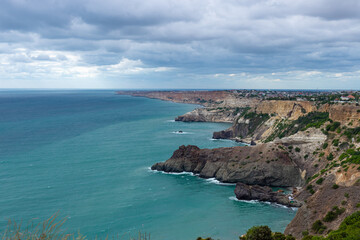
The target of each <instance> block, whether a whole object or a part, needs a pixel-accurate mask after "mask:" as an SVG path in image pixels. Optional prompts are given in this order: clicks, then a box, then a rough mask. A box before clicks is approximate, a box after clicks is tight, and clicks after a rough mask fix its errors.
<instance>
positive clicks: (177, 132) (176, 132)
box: [171, 131, 193, 134]
mask: <svg viewBox="0 0 360 240" xmlns="http://www.w3.org/2000/svg"><path fill="white" fill-rule="evenodd" d="M171 133H174V134H193V133H191V132H180V131H175V132H171Z"/></svg>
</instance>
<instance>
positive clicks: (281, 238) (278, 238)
mask: <svg viewBox="0 0 360 240" xmlns="http://www.w3.org/2000/svg"><path fill="white" fill-rule="evenodd" d="M273 240H286V236H285V235H284V234H282V233H280V232H275V233H274V236H273Z"/></svg>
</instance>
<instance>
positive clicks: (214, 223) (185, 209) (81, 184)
mask: <svg viewBox="0 0 360 240" xmlns="http://www.w3.org/2000/svg"><path fill="white" fill-rule="evenodd" d="M196 107H199V106H196V105H191V104H179V103H173V102H166V101H161V100H156V99H147V98H143V97H132V96H123V95H117V94H116V92H115V91H113V90H109V91H107V90H106V91H105V90H82V91H80V90H61V91H60V90H59V91H50V90H42V91H30V90H26V91H25V90H24V91H15V90H1V91H0V233H1V232H3V231H5V229H6V228H7V226H8V221H9V220H10V219H11V220H12V221H16V222H17V223H21V225H22V226H23V227H24V228H25V227H26V226H27V225H28V224H31V223H33V224H36V223H38V222H41V221H44V220H45V219H47V218H49V217H50V216H52V215H53V214H58V219H59V220H60V219H66V222H65V224H64V225H63V227H62V229H63V231H66V232H69V233H77V232H80V233H81V234H83V235H84V236H86V237H87V238H88V239H92V238H96V237H97V238H99V239H101V238H106V237H115V236H116V238H117V239H124V240H129V239H130V238H132V237H133V238H137V236H138V235H139V233H141V234H145V233H146V234H147V235H150V238H151V239H152V240H195V239H196V238H197V237H199V236H201V237H204V238H205V237H212V238H213V239H221V240H232V239H233V240H235V239H238V237H239V236H240V235H242V234H244V233H245V232H246V230H247V229H249V228H250V227H252V226H255V225H268V226H269V227H270V228H271V229H272V230H273V231H280V232H282V231H284V229H285V227H286V225H287V224H288V223H289V222H290V221H291V220H292V219H293V218H294V216H295V214H296V209H292V208H286V207H283V206H279V205H275V204H270V203H260V202H256V201H238V200H236V198H235V197H234V188H235V186H234V185H226V184H220V183H219V182H217V181H216V180H214V179H201V178H199V177H198V176H193V175H192V174H189V173H182V174H164V173H161V172H155V171H151V170H150V167H151V165H152V164H154V163H156V162H161V161H165V160H167V159H168V158H170V157H171V155H172V153H173V151H175V150H176V149H178V147H179V146H180V145H188V144H193V145H197V146H199V147H200V148H218V147H232V146H239V145H241V144H239V143H236V142H233V141H230V140H213V139H212V138H211V137H212V133H213V132H214V131H219V130H223V129H226V128H228V127H229V126H230V124H226V123H184V122H175V121H174V118H175V117H176V116H178V115H181V114H184V113H186V112H188V111H191V110H193V109H194V108H196ZM179 131H182V133H181V132H180V133H179Z"/></svg>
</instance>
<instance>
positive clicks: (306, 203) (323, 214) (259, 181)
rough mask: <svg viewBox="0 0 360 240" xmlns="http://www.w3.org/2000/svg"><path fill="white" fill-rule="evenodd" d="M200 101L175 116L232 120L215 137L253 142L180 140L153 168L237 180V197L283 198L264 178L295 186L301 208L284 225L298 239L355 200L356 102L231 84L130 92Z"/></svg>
mask: <svg viewBox="0 0 360 240" xmlns="http://www.w3.org/2000/svg"><path fill="white" fill-rule="evenodd" d="M132 95H133V96H146V97H152V98H158V99H162V100H170V101H175V102H183V103H195V104H201V105H203V106H205V107H204V108H200V109H195V110H194V111H192V112H190V113H187V114H184V115H182V116H179V117H178V118H177V119H176V120H178V121H204V122H205V121H212V122H233V125H232V126H231V127H230V128H229V129H226V130H223V131H220V132H215V133H214V134H213V138H226V139H234V140H239V141H246V142H253V141H254V142H256V143H257V145H256V146H244V147H233V148H217V149H199V148H198V147H196V146H181V147H180V148H179V149H178V150H176V151H175V152H174V154H173V155H172V157H171V158H170V159H168V160H167V161H165V162H160V163H156V164H154V165H153V166H152V169H153V170H158V171H165V172H183V171H186V172H193V173H195V174H198V175H199V176H200V177H204V178H216V179H217V180H219V181H222V182H229V183H237V187H236V188H235V194H236V196H237V197H238V198H239V199H256V200H260V201H274V202H278V203H281V204H284V205H288V206H291V205H290V204H289V202H288V199H287V198H286V197H284V196H283V195H281V194H277V193H273V192H272V191H270V190H269V188H267V186H282V187H297V188H298V189H299V191H298V192H297V193H296V194H295V195H294V197H295V202H296V204H298V203H299V205H298V206H300V205H301V207H300V208H299V210H298V212H297V214H296V216H295V218H294V219H293V220H292V221H291V223H290V224H289V225H288V227H287V228H286V231H285V233H286V234H292V235H293V236H295V237H296V238H297V239H301V238H302V237H303V236H304V235H306V234H310V235H326V234H328V233H329V232H330V230H331V229H336V228H338V227H339V225H340V223H341V222H342V221H343V220H344V219H345V218H346V217H347V216H349V215H351V214H352V213H354V212H355V211H357V210H358V209H359V208H360V194H359V193H360V106H359V105H358V104H355V103H338V102H335V103H334V102H326V103H323V102H319V101H289V100H261V99H260V98H242V97H239V96H237V95H236V94H234V93H233V92H232V91H210V92H207V91H201V92H199V91H196V92H149V93H144V92H141V93H133V94H132Z"/></svg>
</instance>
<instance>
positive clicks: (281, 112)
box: [254, 100, 316, 120]
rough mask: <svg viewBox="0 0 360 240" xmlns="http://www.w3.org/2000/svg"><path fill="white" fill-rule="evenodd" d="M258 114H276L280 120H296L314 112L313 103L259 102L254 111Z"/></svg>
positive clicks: (314, 106)
mask: <svg viewBox="0 0 360 240" xmlns="http://www.w3.org/2000/svg"><path fill="white" fill-rule="evenodd" d="M254 110H255V111H256V112H258V113H267V114H276V115H278V116H279V117H281V118H288V119H289V120H296V119H298V118H299V117H300V116H303V115H304V114H306V113H309V112H314V111H316V105H315V103H314V102H308V101H279V100H268V101H266V100H265V101H261V102H260V103H259V104H258V105H257V106H256V107H255V109H254Z"/></svg>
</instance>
